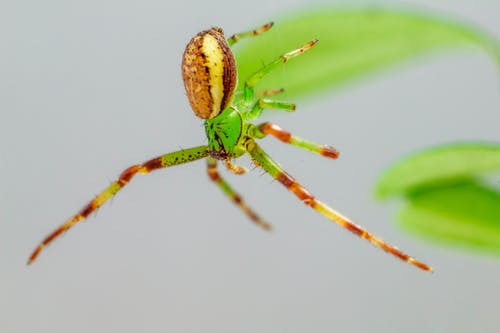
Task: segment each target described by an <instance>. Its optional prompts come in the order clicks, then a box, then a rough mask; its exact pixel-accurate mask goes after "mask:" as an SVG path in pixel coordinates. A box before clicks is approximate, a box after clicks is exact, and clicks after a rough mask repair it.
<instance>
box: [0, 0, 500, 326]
mask: <svg viewBox="0 0 500 333" xmlns="http://www.w3.org/2000/svg"><path fill="white" fill-rule="evenodd" d="M359 3H361V2H359ZM364 3H368V4H371V5H373V4H376V2H364ZM378 3H381V2H378ZM383 3H385V4H390V3H389V2H383ZM307 4H308V2H306V1H278V0H275V1H262V0H256V1H249V2H245V3H236V2H233V1H217V0H214V1H204V2H193V1H189V0H186V1H179V2H177V1H176V3H170V4H169V3H167V1H165V0H164V1H140V2H139V1H136V2H134V1H110V0H104V1H102V0H100V1H78V2H77V1H15V2H14V1H11V2H10V3H7V2H6V1H4V2H2V4H1V5H0V22H1V23H0V31H1V32H0V34H1V35H0V36H1V39H0V43H1V46H0V47H1V48H2V49H1V52H0V74H1V79H0V85H1V86H0V112H1V115H2V120H1V123H0V154H1V155H0V159H1V163H0V177H1V183H0V184H1V189H0V208H1V209H0V282H1V283H0V331H1V332H6V333H10V332H123V333H124V332H262V333H263V332H315V333H319V332H361V331H366V330H371V331H375V332H379V331H385V332H498V324H499V323H500V316H499V314H498V307H499V303H500V301H499V299H500V288H499V286H498V281H500V262H499V261H498V260H497V259H494V258H486V257H481V256H478V255H473V254H468V253H465V252H459V251H453V250H449V249H446V248H441V247H437V246H434V245H431V244H428V243H425V242H419V241H417V240H416V239H414V238H411V237H409V236H408V235H406V234H404V233H402V232H400V231H399V230H398V229H397V228H395V226H394V219H393V215H394V212H395V211H396V209H397V207H398V205H397V203H396V202H392V203H376V202H374V201H373V199H372V196H371V191H372V188H373V184H374V180H375V178H376V176H377V175H378V174H379V173H380V172H381V171H382V170H383V169H384V168H385V167H386V166H387V165H389V164H390V163H391V162H392V161H394V160H396V159H397V158H399V157H400V156H402V155H403V154H405V153H408V152H410V151H412V150H415V149H419V148H423V147H427V146H430V145H433V144H438V143H444V142H450V141H456V140H467V139H482V140H498V139H499V135H498V127H499V120H500V116H499V108H500V93H499V91H500V89H499V88H500V85H499V79H498V73H497V71H496V69H495V66H494V64H493V62H492V61H491V59H490V58H489V57H488V56H487V55H485V54H484V53H481V52H466V53H456V54H452V55H439V56H432V57H427V58H425V59H420V60H418V61H414V62H413V63H412V64H411V66H407V67H405V68H399V69H397V70H392V71H390V72H388V74H386V75H382V76H377V77H374V78H371V79H369V80H365V81H363V82H362V83H359V84H357V85H352V86H350V87H349V88H348V89H342V90H340V91H337V92H335V93H333V94H331V95H330V96H323V97H322V98H320V99H318V100H317V101H308V102H302V103H299V110H298V111H297V112H296V113H294V114H281V113H279V112H275V113H268V114H266V117H265V119H267V120H272V121H274V122H276V123H278V124H280V125H282V126H283V127H285V128H287V129H290V130H291V131H293V132H294V133H296V134H299V135H301V136H303V137H306V138H310V139H312V140H315V141H317V142H321V143H330V144H333V145H335V146H336V147H337V148H338V149H339V150H340V151H341V153H342V156H341V159H340V160H338V161H330V160H326V159H324V158H321V157H318V156H314V155H312V154H308V153H306V152H304V151H301V150H298V149H295V148H293V147H288V146H284V145H282V144H280V143H277V142H275V141H274V140H272V139H267V140H265V142H263V143H262V144H263V146H264V147H265V148H266V149H267V150H268V151H269V152H270V153H271V155H272V156H273V157H274V158H276V159H277V160H278V161H279V162H280V163H281V164H282V165H283V166H284V167H285V168H286V169H287V170H288V171H289V172H290V173H292V174H293V175H294V176H296V177H297V178H298V179H299V180H301V181H302V183H304V184H306V186H307V187H308V188H309V189H310V190H311V191H312V192H313V193H315V194H316V195H317V196H318V197H319V198H320V199H322V200H323V201H325V202H327V203H330V204H331V205H332V206H333V207H335V208H337V209H338V210H340V211H342V212H344V213H345V214H347V215H348V216H350V217H352V218H353V219H354V220H355V221H357V222H359V223H360V224H362V225H364V226H366V227H367V228H368V229H369V230H371V231H373V232H375V233H376V234H378V235H381V236H382V237H383V238H384V239H386V240H388V241H390V242H392V243H395V244H397V245H399V246H400V247H401V248H402V249H404V250H406V251H408V252H409V253H410V254H413V255H415V256H416V257H417V258H420V259H422V260H424V261H425V262H428V263H429V264H431V265H432V266H433V267H435V269H436V273H435V274H427V273H423V272H421V271H418V270H417V269H415V268H413V267H411V266H410V265H406V264H403V263H401V262H398V261H397V260H395V259H393V258H391V257H390V256H388V255H386V254H384V253H383V252H382V251H380V250H378V249H375V248H374V247H372V246H370V245H369V244H367V242H365V241H362V240H360V239H358V238H356V237H353V236H352V235H350V234H349V233H347V232H346V231H344V230H341V229H340V228H339V227H337V226H336V225H334V224H332V223H330V222H328V221H327V220H326V219H325V218H323V217H322V216H320V215H319V214H317V213H315V212H314V211H311V210H310V209H308V208H307V207H306V206H304V205H302V204H300V203H299V202H298V201H297V200H296V199H295V197H293V196H292V195H291V194H289V193H287V192H286V191H285V190H284V189H283V188H282V187H281V186H280V185H279V184H278V183H276V182H273V181H272V179H271V178H270V177H269V176H266V175H262V173H261V172H260V171H259V170H254V171H252V172H250V173H249V174H247V175H246V176H244V177H236V176H233V175H229V174H226V173H225V174H226V175H227V178H228V180H229V181H230V182H231V183H232V184H233V185H234V186H235V187H236V188H237V189H238V190H239V191H240V193H242V195H243V196H244V197H245V198H246V199H247V201H248V202H249V203H250V205H251V206H252V207H254V208H255V209H256V210H257V211H258V212H259V213H260V214H261V215H262V216H264V217H265V218H266V219H267V220H269V221H271V222H272V223H273V224H274V225H275V227H276V229H275V232H273V233H271V234H267V233H264V232H263V231H261V230H259V229H258V228H256V227H254V226H253V225H252V224H251V223H250V222H249V221H248V220H247V219H246V217H245V216H244V215H243V214H242V213H241V212H240V211H239V210H238V209H237V208H236V207H234V205H233V204H232V203H231V202H229V201H228V200H227V199H226V198H225V197H224V196H223V194H222V193H221V192H220V190H219V189H218V188H216V187H215V186H214V185H213V184H211V183H210V182H209V180H208V178H207V177H206V174H205V165H204V163H203V162H197V163H193V164H191V165H186V166H183V167H177V168H173V169H169V170H166V171H164V172H157V173H154V174H151V175H148V176H144V177H141V176H139V177H138V178H137V179H136V180H135V181H134V182H133V183H132V184H131V185H130V186H129V187H128V188H127V189H126V190H125V191H123V192H122V193H120V194H119V195H118V196H117V197H116V198H115V199H114V200H113V202H112V204H108V205H106V207H104V208H103V209H102V210H100V211H99V212H98V213H97V216H96V217H92V218H90V219H89V221H88V222H87V223H82V224H81V225H78V226H77V227H75V228H74V229H73V230H71V232H69V233H68V234H67V235H65V236H64V237H63V238H62V239H59V240H58V241H57V242H56V243H55V244H53V246H51V247H50V248H49V249H48V250H46V251H45V252H44V253H42V256H41V257H40V259H39V261H38V262H37V263H36V264H35V265H33V266H32V267H27V266H25V262H26V259H27V257H28V255H29V253H30V251H31V250H32V249H33V248H34V246H35V245H36V243H37V242H38V241H40V240H41V238H42V237H43V236H45V235H46V234H47V233H48V232H49V231H51V230H52V229H53V228H54V227H56V226H57V225H59V224H60V223H62V222H63V221H64V220H65V219H66V218H68V217H69V216H70V215H71V214H73V213H75V212H76V211H77V210H78V209H80V207H81V206H83V204H84V203H86V202H87V201H88V200H89V199H90V198H92V196H93V195H95V194H97V193H98V192H99V191H100V190H101V189H103V188H104V187H105V186H106V185H107V184H108V183H109V182H110V181H111V180H112V179H114V178H115V177H116V176H117V175H118V174H119V172H120V171H121V170H122V169H124V168H125V167H127V166H128V165H130V164H133V163H137V162H141V161H143V160H146V159H148V158H150V157H153V156H156V155H159V154H161V153H164V152H169V151H173V150H176V149H178V148H179V147H183V148H187V147H191V146H195V145H199V144H203V143H204V140H205V138H204V134H203V129H202V122H201V121H200V120H199V119H197V118H196V117H195V116H194V115H193V114H192V112H191V111H190V109H189V106H188V103H187V100H186V98H185V96H184V91H183V87H182V82H181V76H180V68H179V65H180V61H181V54H182V52H183V48H184V46H185V44H186V43H187V41H188V40H189V38H190V37H191V36H192V35H194V34H195V33H196V32H198V31H199V30H202V29H205V28H207V27H209V26H212V25H218V26H221V27H223V28H224V29H225V31H226V32H227V33H228V34H231V33H233V32H237V31H240V30H244V29H247V28H250V27H254V26H256V25H257V24H259V23H262V22H265V21H267V20H269V19H272V18H274V17H276V16H280V15H281V13H282V12H283V11H287V10H293V9H297V8H304V6H307ZM392 4H398V5H401V3H400V2H398V3H394V2H393V3H392ZM407 4H410V5H411V6H412V5H416V6H418V7H417V8H420V9H422V8H423V9H426V8H427V9H432V10H438V11H441V12H445V13H448V14H451V15H454V16H456V17H458V18H462V19H464V20H467V21H470V22H473V23H476V24H477V25H479V26H480V27H482V28H484V29H485V30H486V31H488V32H489V33H491V34H493V35H496V36H498V37H500V22H499V21H498V14H499V13H500V5H498V4H495V2H494V1H486V0H483V1H474V2H473V1H452V0H449V1H440V2H439V4H435V3H434V1H431V0H426V1H423V0H422V1H408V2H407ZM411 6H410V7H411ZM248 42H249V43H250V41H248ZM242 164H243V165H246V166H248V165H249V164H250V163H249V161H248V159H243V160H242Z"/></svg>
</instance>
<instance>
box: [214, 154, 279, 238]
mask: <svg viewBox="0 0 500 333" xmlns="http://www.w3.org/2000/svg"><path fill="white" fill-rule="evenodd" d="M207 173H208V177H210V179H211V180H212V181H213V182H214V183H215V184H217V185H218V186H219V187H220V189H221V190H222V191H223V192H224V193H225V194H226V195H227V196H228V197H229V198H230V199H231V200H232V201H233V202H234V203H235V204H236V205H237V206H238V207H239V208H240V209H241V210H242V211H243V213H245V214H246V215H247V216H248V217H249V218H250V219H251V220H252V221H253V222H255V224H257V225H258V226H259V227H261V228H262V229H264V230H271V229H272V226H271V225H270V224H269V223H267V222H266V221H264V220H263V219H261V218H260V216H258V215H257V214H255V213H254V212H253V210H252V209H250V208H249V207H248V206H247V205H246V203H245V202H244V201H243V199H242V198H241V196H240V195H239V194H238V193H236V192H235V191H234V190H233V189H232V188H231V186H229V184H228V183H227V182H226V181H225V180H224V179H223V178H222V177H221V176H220V174H219V171H218V170H217V160H216V159H214V158H212V157H207Z"/></svg>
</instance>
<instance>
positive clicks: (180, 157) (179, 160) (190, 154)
mask: <svg viewBox="0 0 500 333" xmlns="http://www.w3.org/2000/svg"><path fill="white" fill-rule="evenodd" d="M207 155H208V147H207V146H200V147H195V148H190V149H183V150H179V151H176V152H173V153H169V154H165V155H162V156H159V157H156V158H153V159H151V160H149V161H147V162H145V163H143V164H137V165H132V166H131V167H128V168H127V169H125V171H123V172H122V173H121V175H120V177H118V179H117V180H116V181H114V182H113V183H111V185H109V186H108V187H107V188H106V189H105V190H104V191H102V192H101V193H99V194H98V195H97V196H96V197H95V198H94V199H93V200H92V201H90V202H89V203H88V204H87V205H86V206H85V207H83V208H82V209H81V210H80V211H79V212H78V213H77V214H76V215H74V216H73V217H71V218H70V219H69V220H67V221H66V222H65V223H64V224H62V225H61V226H60V227H59V228H57V229H56V230H54V231H53V232H52V233H51V234H49V235H48V236H47V237H46V238H45V239H44V240H43V241H42V242H41V243H40V244H39V245H38V246H37V247H36V249H35V250H34V251H33V253H32V254H31V256H30V258H29V260H28V265H29V264H31V263H33V262H34V261H35V260H36V258H37V257H38V255H39V254H40V252H41V251H42V250H43V248H44V247H46V246H47V245H49V244H50V243H52V241H54V239H56V238H57V237H59V236H60V235H61V234H63V233H64V232H65V231H67V230H68V229H70V228H71V227H73V226H74V225H75V224H76V223H78V222H80V221H82V220H84V219H86V218H87V217H88V216H89V215H90V214H92V212H95V211H96V210H97V209H98V208H99V207H101V206H102V205H103V204H104V203H105V202H106V201H107V200H108V199H109V198H111V197H112V196H114V195H115V194H116V193H117V192H118V191H120V190H121V189H122V188H123V187H124V186H125V185H127V184H128V183H129V182H130V180H131V179H132V178H133V177H134V176H135V175H136V174H138V173H142V174H146V173H150V172H151V171H154V170H157V169H162V168H168V167H171V166H174V165H178V164H183V163H187V162H191V161H195V160H198V159H200V158H203V157H206V156H207Z"/></svg>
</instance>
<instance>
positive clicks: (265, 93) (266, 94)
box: [259, 88, 285, 97]
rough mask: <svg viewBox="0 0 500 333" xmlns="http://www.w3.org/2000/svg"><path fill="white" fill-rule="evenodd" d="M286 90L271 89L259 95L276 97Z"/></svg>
mask: <svg viewBox="0 0 500 333" xmlns="http://www.w3.org/2000/svg"><path fill="white" fill-rule="evenodd" d="M284 91H285V89H283V88H279V89H269V90H264V91H262V92H260V93H259V95H260V96H262V97H266V96H274V95H279V94H281V93H283V92H284Z"/></svg>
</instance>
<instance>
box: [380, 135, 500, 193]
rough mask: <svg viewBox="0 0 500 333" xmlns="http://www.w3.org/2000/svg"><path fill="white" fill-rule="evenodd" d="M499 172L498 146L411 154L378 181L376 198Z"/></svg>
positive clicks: (456, 146)
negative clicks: (485, 173)
mask: <svg viewBox="0 0 500 333" xmlns="http://www.w3.org/2000/svg"><path fill="white" fill-rule="evenodd" d="M495 170H496V171H500V144H493V143H461V144H450V145H445V146H440V147H436V148H432V149H427V150H424V151H421V152H417V153H414V154H412V155H410V156H408V157H406V158H403V159H402V160H400V161H399V162H397V163H396V164H394V165H393V166H391V167H389V168H388V169H387V170H386V171H385V172H384V173H383V174H382V176H381V177H380V178H379V180H378V182H377V185H376V187H375V195H376V196H377V197H378V198H384V197H388V196H391V195H401V194H405V193H409V192H411V191H414V190H417V189H418V188H419V187H422V186H429V185H437V184H446V183H448V182H453V181H456V180H457V179H461V178H468V177H470V176H475V175H479V174H481V173H484V172H486V171H495Z"/></svg>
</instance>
